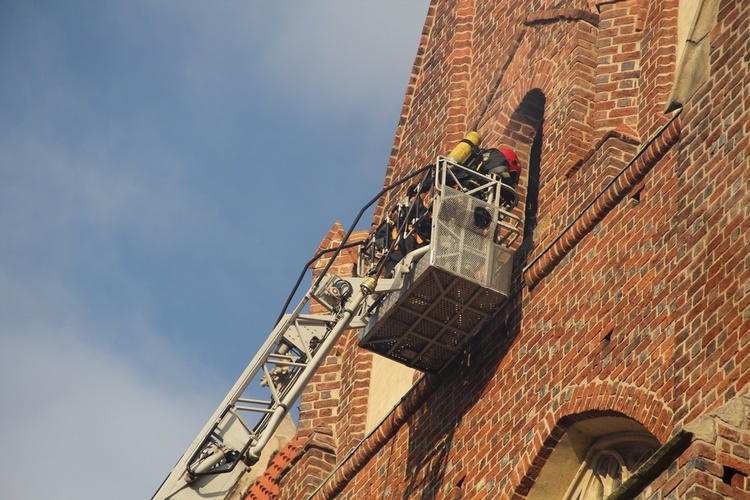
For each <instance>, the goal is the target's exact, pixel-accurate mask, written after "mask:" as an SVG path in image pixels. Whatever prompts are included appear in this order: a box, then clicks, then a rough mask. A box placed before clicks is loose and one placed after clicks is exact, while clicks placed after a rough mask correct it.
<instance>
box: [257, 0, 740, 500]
mask: <svg viewBox="0 0 750 500" xmlns="http://www.w3.org/2000/svg"><path fill="white" fill-rule="evenodd" d="M469 130H477V131H479V132H480V133H481V135H482V136H483V144H484V145H496V146H499V145H504V146H508V147H511V148H513V149H514V150H515V151H516V152H517V154H518V155H519V157H520V158H521V160H522V163H523V165H524V172H523V176H522V179H521V183H520V185H519V186H520V195H521V203H520V204H519V205H518V207H517V208H516V211H517V212H518V215H519V216H522V217H523V218H524V221H525V226H524V236H523V242H522V244H521V245H520V247H519V249H518V251H517V252H516V262H515V271H514V280H515V281H514V283H515V284H514V288H513V290H514V292H513V295H512V297H511V300H510V301H509V302H508V303H507V305H506V306H505V307H504V308H503V309H502V310H501V311H500V313H499V314H497V315H496V316H495V317H494V318H493V319H492V320H491V321H490V322H489V324H488V325H487V326H486V327H485V328H483V330H482V331H481V332H480V333H479V334H478V335H477V336H476V337H475V338H474V340H473V341H472V342H471V344H470V345H469V347H468V348H467V349H466V352H465V354H464V355H463V356H461V357H460V358H459V359H457V360H456V361H455V362H454V363H453V364H452V365H450V366H448V367H447V368H446V369H445V370H443V371H442V372H441V373H439V374H438V375H426V376H423V377H422V376H420V374H419V373H416V374H415V375H414V377H413V378H412V377H411V376H410V375H409V377H408V378H409V380H408V381H407V385H409V386H410V385H412V382H413V383H414V387H413V388H412V389H411V390H409V391H408V392H407V393H406V395H405V396H404V397H403V399H400V400H398V399H396V400H395V402H394V403H393V405H392V409H390V411H385V412H381V413H379V414H378V416H381V415H384V417H383V419H382V421H380V419H379V418H378V419H376V421H375V422H373V417H372V414H370V415H369V416H368V407H369V406H370V405H372V401H373V400H374V396H373V394H371V393H372V391H373V390H374V389H373V388H374V387H375V385H376V383H377V380H376V379H377V378H379V377H380V375H378V373H377V372H376V368H375V363H374V356H375V355H373V354H371V353H369V352H367V351H364V350H362V349H360V348H358V347H357V333H356V332H353V331H352V332H349V334H348V335H345V336H344V337H343V338H342V340H341V341H340V343H339V345H338V346H337V347H336V348H335V350H334V351H333V352H332V353H331V354H330V356H329V357H328V359H327V363H326V365H325V366H323V367H322V368H321V369H320V370H319V372H318V373H317V374H316V376H315V379H314V380H313V383H311V384H310V386H309V387H308V389H307V391H306V393H305V394H304V395H303V398H302V402H301V405H300V422H299V434H298V436H297V437H296V438H295V439H294V440H293V441H292V442H290V444H289V445H287V447H286V448H284V449H283V450H281V452H280V453H279V454H277V456H276V457H275V458H274V461H273V463H272V467H270V468H269V469H268V471H267V472H266V474H265V475H264V476H263V477H261V479H260V480H259V481H258V482H257V483H256V484H255V485H254V486H253V488H251V490H250V493H249V494H248V498H267V497H269V496H271V497H276V496H278V498H290V499H296V498H306V497H307V496H309V495H311V496H312V498H316V499H317V498H352V499H355V498H356V499H361V498H472V499H474V498H493V499H494V498H530V499H532V498H535V499H540V498H571V499H573V498H602V497H604V496H606V495H608V494H610V493H613V494H614V496H613V497H611V498H628V499H629V498H644V499H646V498H648V499H651V498H654V499H659V498H675V499H676V498H708V499H714V498H750V479H748V476H750V459H749V458H750V188H749V187H748V184H750V139H748V135H749V134H748V133H749V132H750V2H748V1H747V0H659V1H655V0H650V1H649V0H625V1H618V0H606V1H601V0H588V1H587V0H569V1H565V2H560V1H557V0H555V1H551V0H536V1H529V2H522V1H509V0H508V1H485V0H433V2H432V5H431V7H430V9H429V12H428V16H427V19H426V22H425V26H424V31H423V35H422V40H421V44H420V48H419V51H418V54H417V57H416V61H415V64H414V69H413V73H412V75H411V79H410V83H409V86H408V89H407V94H406V99H405V102H404V107H403V110H402V115H401V120H400V123H399V126H398V129H397V131H396V137H395V140H394V145H393V151H392V155H391V158H390V162H389V164H388V167H387V171H386V181H385V183H386V184H388V183H390V182H391V181H393V180H394V179H397V178H399V177H401V176H403V175H405V174H407V173H409V172H411V171H413V170H414V169H416V168H417V167H420V166H423V165H426V164H428V163H431V162H433V161H434V159H435V157H436V156H437V155H440V154H445V153H447V152H448V151H449V150H450V149H451V147H452V146H453V145H454V144H456V143H457V142H458V141H459V140H460V139H461V138H462V137H463V135H464V134H465V132H467V131H469ZM342 236H343V230H342V229H341V228H340V227H339V226H335V227H334V228H333V229H332V231H331V234H329V235H328V237H327V240H333V241H335V240H336V239H337V238H338V239H340V238H341V237H342ZM329 243H330V241H329ZM326 244H328V243H326ZM346 268H347V263H346V262H342V264H341V270H342V271H343V270H345V269H346ZM368 419H369V420H368Z"/></svg>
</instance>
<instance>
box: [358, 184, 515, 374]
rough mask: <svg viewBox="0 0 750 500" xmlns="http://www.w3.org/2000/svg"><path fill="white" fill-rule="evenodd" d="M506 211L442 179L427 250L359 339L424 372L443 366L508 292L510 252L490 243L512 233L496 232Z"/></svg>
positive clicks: (371, 348) (505, 219) (506, 238)
mask: <svg viewBox="0 0 750 500" xmlns="http://www.w3.org/2000/svg"><path fill="white" fill-rule="evenodd" d="M508 217H510V216H509V214H508V213H506V212H503V211H501V210H499V208H498V207H497V206H494V205H493V204H491V203H488V202H485V201H483V200H482V199H480V198H478V197H475V196H472V195H470V194H467V193H464V192H462V191H459V190H455V189H452V188H449V187H447V186H443V187H442V191H441V196H440V198H439V200H437V204H436V211H435V216H434V218H433V226H432V238H431V241H430V249H429V252H428V253H427V254H426V255H424V256H423V257H422V258H421V259H420V260H419V261H417V263H416V264H415V267H414V269H412V271H411V272H410V273H409V274H408V275H407V276H406V278H405V281H404V285H403V286H402V288H401V289H400V290H399V291H396V292H392V293H390V294H389V296H388V297H386V299H385V300H384V301H383V304H382V305H381V306H380V307H379V308H378V309H377V310H376V312H375V314H374V315H373V317H372V318H371V319H370V322H369V324H368V326H367V327H365V328H364V329H363V330H362V332H361V334H360V338H359V345H360V346H361V347H363V348H366V349H370V350H372V351H375V352H377V353H379V354H383V355H384V356H386V357H388V358H390V359H393V360H395V361H398V362H400V363H403V364H405V365H407V366H410V367H412V368H416V369H419V370H422V371H426V372H431V373H436V372H438V371H440V370H442V369H443V368H444V367H445V366H447V365H448V364H449V363H450V362H451V361H452V360H453V359H454V358H455V357H456V356H457V355H458V354H459V353H460V352H461V349H462V348H463V347H464V345H465V344H466V342H467V341H468V340H469V339H470V338H471V337H472V336H474V335H475V334H476V333H477V332H478V331H479V329H480V328H481V327H482V325H483V324H484V323H485V322H486V321H487V320H488V319H489V318H490V317H491V316H492V315H493V314H495V312H497V311H498V310H499V309H500V307H501V306H502V304H503V303H504V302H505V301H506V300H507V298H508V295H509V293H510V283H511V274H512V264H513V262H512V261H513V259H512V256H513V252H512V251H511V250H510V248H509V247H507V246H504V245H503V244H499V243H496V241H503V242H506V241H511V242H512V240H513V239H514V238H515V236H513V235H514V234H515V233H513V231H511V236H513V237H512V238H508V236H507V235H505V236H503V234H504V233H503V231H506V232H507V231H508V228H507V227H506V226H508V227H510V226H509V225H508V223H507V221H508V220H510V219H508ZM503 221H506V222H503ZM511 222H512V221H511ZM505 244H508V243H505Z"/></svg>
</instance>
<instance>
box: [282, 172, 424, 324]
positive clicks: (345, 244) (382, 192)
mask: <svg viewBox="0 0 750 500" xmlns="http://www.w3.org/2000/svg"><path fill="white" fill-rule="evenodd" d="M431 168H433V166H432V165H427V166H426V167H422V168H420V169H419V170H416V171H415V172H413V173H411V174H409V175H407V176H406V177H404V178H402V179H400V180H398V181H396V182H394V183H393V184H390V185H388V186H386V187H384V188H383V189H381V190H380V192H379V193H378V194H377V195H376V196H375V197H374V198H373V199H372V200H370V201H369V202H368V203H367V204H366V205H365V206H364V207H362V209H361V210H360V211H359V213H358V214H357V217H356V218H355V219H354V222H352V225H351V227H350V228H349V230H348V231H347V232H346V235H345V236H344V239H343V240H342V241H341V244H340V245H339V246H338V247H337V248H336V249H328V250H324V251H322V252H320V253H318V254H317V255H315V256H314V257H313V258H312V259H311V260H310V261H309V262H308V263H307V264H306V265H305V267H304V268H303V269H302V272H301V273H300V276H299V278H298V279H297V283H295V285H294V288H293V289H292V292H291V293H290V294H289V297H287V300H286V302H285V303H284V307H283V308H282V309H281V313H280V314H279V317H278V318H277V319H276V323H279V322H280V321H281V319H282V318H283V317H284V314H285V313H286V310H287V308H288V307H289V304H291V302H292V299H294V295H295V294H296V293H297V290H298V289H299V286H300V283H302V280H303V279H304V276H305V274H306V273H307V270H308V269H309V268H310V266H311V265H312V264H313V263H314V262H315V261H316V260H318V259H319V258H320V257H322V256H323V255H324V254H326V253H329V252H334V253H333V256H332V257H331V258H330V260H329V261H328V264H326V267H325V269H323V272H321V273H320V275H319V276H318V278H317V279H316V280H315V282H314V283H313V286H312V289H316V288H317V287H318V285H320V282H321V281H322V280H323V277H324V276H325V275H326V273H327V272H328V270H329V269H330V268H331V266H332V265H333V263H334V261H335V260H336V257H338V255H339V253H340V252H341V250H344V249H346V248H351V247H353V246H357V245H359V243H351V244H348V245H347V243H346V242H347V240H348V239H349V236H351V234H352V233H353V232H354V228H355V227H356V226H357V223H359V219H361V218H362V215H364V213H365V211H366V210H367V209H368V208H370V207H371V206H372V205H373V204H374V203H375V202H376V201H378V200H379V199H380V197H381V196H383V195H384V194H385V193H387V192H388V191H390V190H391V189H394V188H396V187H398V186H400V185H402V184H404V183H405V182H407V181H409V180H411V179H413V178H414V177H416V176H417V175H419V174H421V173H422V172H425V171H427V170H429V169H431Z"/></svg>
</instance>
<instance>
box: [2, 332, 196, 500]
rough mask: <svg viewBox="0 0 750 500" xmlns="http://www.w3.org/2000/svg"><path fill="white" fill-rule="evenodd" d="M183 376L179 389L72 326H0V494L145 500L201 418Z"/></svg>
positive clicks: (194, 399) (178, 453)
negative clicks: (144, 372) (150, 375)
mask: <svg viewBox="0 0 750 500" xmlns="http://www.w3.org/2000/svg"><path fill="white" fill-rule="evenodd" d="M161 354H162V355H165V354H167V353H163V352H162V353H161ZM188 373H189V372H187V371H184V372H183V377H184V378H183V380H184V383H183V384H181V385H180V386H179V390H178V389H177V387H178V386H175V385H172V386H171V388H170V386H169V385H168V384H166V383H165V373H164V372H161V373H158V376H155V377H154V378H144V376H143V375H142V372H141V370H140V369H139V368H138V367H136V366H133V365H132V364H130V363H129V362H128V361H125V360H124V359H123V358H122V357H121V355H120V354H119V353H117V352H112V351H109V350H107V349H105V348H101V347H97V346H96V345H94V344H92V342H90V340H88V339H86V340H84V339H83V338H82V337H81V335H80V334H79V333H77V332H75V331H73V330H64V329H56V328H48V327H44V326H32V327H29V328H27V329H24V331H12V332H8V331H5V332H3V335H2V337H0V394H2V397H3V404H2V406H0V422H2V426H0V442H2V443H3V450H4V452H3V453H2V454H0V470H2V471H3V477H4V478H6V479H4V480H3V481H0V497H2V498H14V499H21V500H23V499H37V498H60V499H71V500H72V499H84V498H85V499H88V498H90V499H94V498H110V499H123V500H126V499H128V500H129V499H133V498H149V497H150V495H151V494H153V493H154V492H155V490H156V488H157V487H158V485H159V484H160V482H161V481H162V480H163V479H164V477H166V475H167V474H168V472H169V467H170V464H171V463H174V461H176V460H177V458H179V456H180V454H181V453H182V451H184V449H185V448H186V447H187V445H188V444H189V442H190V441H191V440H192V436H193V435H194V433H195V430H196V429H198V428H200V427H199V426H201V425H202V424H203V423H204V420H205V419H207V418H208V415H209V414H210V413H209V412H208V411H207V409H209V408H210V403H209V401H207V400H206V398H205V397H202V396H201V393H200V392H199V389H202V390H204V391H205V389H206V387H205V384H203V383H200V381H194V382H197V383H196V385H195V386H192V387H191V384H190V381H191V378H190V376H189V375H188ZM172 375H174V374H172ZM171 382H172V383H174V382H175V380H171Z"/></svg>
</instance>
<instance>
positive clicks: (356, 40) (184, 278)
mask: <svg viewBox="0 0 750 500" xmlns="http://www.w3.org/2000/svg"><path fill="white" fill-rule="evenodd" d="M427 7H428V1H427V0H409V1H404V0H400V1H395V0H394V1H385V0H378V1H377V2H372V1H364V0H362V1H345V0H338V1H324V0H318V1H315V2H304V1H296V2H293V1H270V0H245V1H236V2H230V1H215V2H209V1H204V2H198V1H190V0H184V1H177V0H173V1H155V0H151V1H138V0H129V1H127V2H97V1H93V0H90V1H79V0H67V1H65V2H58V1H53V0H48V1H30V0H24V1H21V0H3V1H2V2H0V64H1V66H0V71H2V73H1V74H0V234H2V238H0V442H3V449H4V450H5V451H4V453H2V454H0V470H2V471H3V474H2V476H3V480H2V481H0V497H2V498H16V499H26V498H28V499H32V498H33V499H36V498H47V497H48V498H61V499H67V498H70V499H84V500H85V499H98V498H103V497H104V496H106V497H107V498H110V499H134V498H150V496H151V494H152V493H153V492H154V491H155V490H156V488H157V487H158V486H159V484H160V483H161V481H162V480H163V479H164V477H166V475H167V473H168V472H169V470H170V469H171V467H172V465H173V464H174V462H176V460H177V459H178V458H179V456H180V454H181V453H182V452H183V451H184V449H185V448H186V447H187V445H188V444H189V443H190V442H191V441H192V440H193V438H194V437H195V434H196V433H197V432H198V430H199V429H200V428H201V427H202V425H203V424H204V423H205V421H206V419H207V418H208V417H209V416H210V414H211V413H212V412H213V410H214V408H215V406H216V405H217V404H218V403H219V401H220V400H221V399H222V398H223V396H224V395H225V393H226V391H227V390H228V389H229V388H230V386H231V385H232V383H233V382H234V380H235V379H236V377H237V376H238V375H239V374H240V373H241V371H242V370H243V368H244V367H245V365H246V364H247V362H248V361H249V360H250V359H251V358H252V356H253V354H254V353H255V351H256V349H257V348H258V347H259V346H260V344H261V343H262V342H263V340H265V338H266V336H267V335H268V333H269V332H270V331H271V328H272V327H273V324H274V322H275V320H276V317H277V315H278V314H279V312H280V309H281V307H282V305H283V303H284V300H285V299H286V296H287V294H288V293H289V291H290V289H291V287H292V286H293V284H294V282H295V280H296V278H297V276H298V274H299V272H300V271H301V268H302V266H303V265H304V263H305V262H306V261H307V260H308V259H309V258H310V257H311V256H312V254H313V252H314V251H315V249H316V248H317V246H318V244H319V242H320V241H321V239H322V238H323V236H324V235H325V234H326V232H327V231H328V229H329V228H330V227H331V225H332V224H333V223H334V222H335V221H336V220H340V221H341V222H342V223H343V224H344V226H345V227H348V225H349V224H350V222H351V221H352V220H353V218H354V216H355V215H356V213H357V211H358V210H359V209H360V208H361V207H362V205H363V204H364V203H365V202H367V201H368V200H369V199H370V198H371V197H372V196H373V195H374V194H375V193H377V192H378V191H379V189H380V187H381V186H382V181H383V175H384V173H385V167H386V163H387V160H388V155H389V153H390V148H391V145H392V141H393V136H394V133H395V130H396V125H397V122H398V118H399V115H400V112H401V106H402V103H403V97H404V92H405V89H406V85H407V82H408V79H409V74H410V71H411V68H412V64H413V61H414V57H415V54H416V50H417V45H418V42H419V37H420V34H421V30H422V25H423V23H424V19H425V15H426V13H427ZM105 492H106V493H105Z"/></svg>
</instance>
